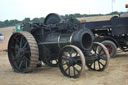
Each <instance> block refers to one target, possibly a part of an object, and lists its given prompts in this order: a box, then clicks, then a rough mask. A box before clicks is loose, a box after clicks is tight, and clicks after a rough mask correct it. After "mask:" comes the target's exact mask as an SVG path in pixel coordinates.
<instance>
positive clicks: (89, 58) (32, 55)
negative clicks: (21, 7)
mask: <svg viewBox="0 0 128 85" xmlns="http://www.w3.org/2000/svg"><path fill="white" fill-rule="evenodd" d="M21 28H22V29H23V30H22V32H15V33H14V34H13V35H12V36H11V38H10V40H9V44H8V57H9V61H10V64H11V66H12V68H13V69H14V71H15V72H20V73H26V72H30V71H32V70H33V69H34V68H35V67H36V66H37V65H38V62H42V61H43V62H44V63H45V64H46V65H49V66H52V67H53V66H57V65H58V66H59V68H60V71H61V72H62V73H63V75H65V76H67V77H72V78H76V77H79V75H80V74H82V73H83V72H84V70H85V65H86V66H87V67H88V68H89V69H90V70H94V71H103V70H104V69H105V68H106V67H107V65H108V62H109V53H108V51H107V49H106V48H105V46H103V45H102V44H101V43H98V42H95V43H93V40H94V36H93V34H92V32H91V31H90V30H89V29H86V28H85V24H84V23H80V21H78V20H77V19H72V18H70V19H64V18H62V17H60V16H59V15H57V14H54V13H51V14H49V15H48V16H47V17H46V18H45V20H44V23H25V24H24V25H22V26H21Z"/></svg>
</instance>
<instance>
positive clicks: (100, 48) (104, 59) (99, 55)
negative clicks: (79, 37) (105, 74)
mask: <svg viewBox="0 0 128 85" xmlns="http://www.w3.org/2000/svg"><path fill="white" fill-rule="evenodd" d="M89 55H90V57H92V58H90V60H87V61H86V65H87V67H88V68H89V69H90V70H93V71H103V70H104V69H105V68H106V67H107V66H108V63H109V60H110V55H109V52H108V50H107V48H106V47H105V46H104V45H103V44H101V43H99V42H94V44H93V47H92V50H91V51H90V54H89Z"/></svg>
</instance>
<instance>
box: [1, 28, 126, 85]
mask: <svg viewBox="0 0 128 85" xmlns="http://www.w3.org/2000/svg"><path fill="white" fill-rule="evenodd" d="M13 29H14V27H11V28H6V31H5V30H3V29H0V32H2V33H3V34H4V35H5V37H6V38H7V39H8V38H9V37H10V34H11V32H12V30H13ZM1 30H2V31H1ZM0 45H1V43H0ZM6 45H7V43H6ZM6 45H5V46H6ZM0 85H128V53H120V52H118V54H117V56H116V58H112V59H111V60H110V64H109V66H108V68H107V69H106V70H105V71H103V72H94V71H88V69H87V68H86V71H85V74H84V75H82V76H81V77H80V78H77V79H72V78H67V77H64V76H63V75H62V73H61V72H60V70H59V68H58V67H56V68H52V67H47V66H43V67H41V68H37V69H35V70H34V72H32V73H26V74H21V73H15V72H13V70H12V68H11V66H10V64H9V61H8V56H7V52H4V51H1V52H0Z"/></svg>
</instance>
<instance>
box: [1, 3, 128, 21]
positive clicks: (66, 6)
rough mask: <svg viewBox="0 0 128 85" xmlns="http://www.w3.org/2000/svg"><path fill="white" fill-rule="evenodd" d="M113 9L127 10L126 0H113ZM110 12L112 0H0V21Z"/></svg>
mask: <svg viewBox="0 0 128 85" xmlns="http://www.w3.org/2000/svg"><path fill="white" fill-rule="evenodd" d="M113 2H114V3H113V11H127V9H126V8H125V4H126V3H128V0H113ZM110 12H112V0H0V21H4V20H6V19H8V20H11V19H18V20H23V19H24V18H25V17H30V18H31V19H32V18H34V17H45V16H46V15H47V14H48V13H58V14H61V15H64V14H73V13H80V14H99V13H100V14H106V13H110Z"/></svg>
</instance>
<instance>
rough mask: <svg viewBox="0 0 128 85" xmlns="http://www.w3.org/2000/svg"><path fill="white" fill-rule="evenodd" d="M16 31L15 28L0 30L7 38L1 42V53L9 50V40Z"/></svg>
mask: <svg viewBox="0 0 128 85" xmlns="http://www.w3.org/2000/svg"><path fill="white" fill-rule="evenodd" d="M14 29H15V27H6V28H0V33H2V34H3V35H4V36H5V40H4V41H0V51H1V50H7V45H8V40H9V38H10V36H11V34H12V32H13V30H14Z"/></svg>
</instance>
